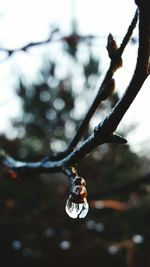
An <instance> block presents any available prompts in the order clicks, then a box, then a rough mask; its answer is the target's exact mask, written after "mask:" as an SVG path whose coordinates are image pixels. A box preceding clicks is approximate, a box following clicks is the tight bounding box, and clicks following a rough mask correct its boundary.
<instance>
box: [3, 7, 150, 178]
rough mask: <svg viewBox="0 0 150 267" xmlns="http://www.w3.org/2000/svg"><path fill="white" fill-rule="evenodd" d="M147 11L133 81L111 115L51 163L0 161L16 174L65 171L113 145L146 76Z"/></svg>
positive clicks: (144, 10) (149, 51)
mask: <svg viewBox="0 0 150 267" xmlns="http://www.w3.org/2000/svg"><path fill="white" fill-rule="evenodd" d="M148 10H149V9H148V7H147V6H146V8H143V7H142V8H141V7H140V6H139V48H138V58H137V64H136V68H135V72H134V75H133V78H132V80H131V82H130V84H129V86H128V88H127V90H126V92H125V94H124V95H123V97H122V98H121V100H120V101H119V102H118V103H117V105H116V106H115V108H114V109H113V111H112V112H111V113H110V115H109V116H108V117H106V119H105V120H104V121H103V122H102V123H100V124H99V125H98V126H97V127H96V128H95V130H94V133H93V134H92V135H91V136H90V137H89V138H87V139H86V140H85V141H84V142H83V144H82V145H80V146H79V147H77V148H76V149H75V150H73V151H72V152H70V153H69V154H68V155H67V156H66V154H65V153H64V154H63V153H62V154H61V153H60V154H59V155H58V157H53V159H51V160H50V159H49V158H47V159H43V160H42V161H40V162H19V161H16V160H14V159H12V158H10V157H8V156H5V155H2V156H1V162H2V163H3V164H4V165H5V166H7V167H10V168H11V169H14V170H17V171H18V172H19V171H31V172H43V173H44V172H48V173H50V172H64V166H74V164H75V163H76V162H77V161H78V160H79V159H81V158H83V157H84V156H85V155H87V154H88V153H90V152H91V151H92V150H93V149H94V148H95V147H97V146H99V145H100V144H102V143H109V142H111V143H112V142H113V140H114V135H113V132H114V131H115V130H116V128H117V126H118V124H119V123H120V121H121V119H122V117H123V116H124V114H125V112H126V111H127V109H128V108H129V106H130V105H131V103H132V102H133V100H134V98H135V97H136V95H137V93H138V92H139V90H140V89H141V86H142V84H143V83H144V81H145V79H146V77H147V75H148V69H149V55H150V20H149V12H148ZM121 47H122V46H121ZM114 57H115V55H114ZM112 72H113V68H112V67H111V68H110V69H109V71H108V74H106V76H107V75H110V74H111V73H112ZM111 75H112V74H111ZM111 77H112V76H111ZM101 88H102V89H100V91H99V92H101V91H102V93H101V94H103V90H104V89H103V87H101ZM122 142H123V141H122Z"/></svg>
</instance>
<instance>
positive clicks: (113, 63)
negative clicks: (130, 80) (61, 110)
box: [68, 11, 138, 150]
mask: <svg viewBox="0 0 150 267" xmlns="http://www.w3.org/2000/svg"><path fill="white" fill-rule="evenodd" d="M137 19H138V12H137V11H136V13H135V15H134V17H133V20H132V22H131V24H130V26H129V28H128V31H127V33H126V35H125V37H124V39H123V41H122V43H121V45H120V47H119V48H118V49H117V51H116V53H114V55H113V57H112V58H111V62H110V66H109V69H108V71H107V73H106V75H105V77H104V80H103V82H102V84H101V86H100V88H99V91H98V93H97V95H96V97H95V99H94V101H93V103H92V105H91V107H90V109H89V110H88V112H87V114H86V116H85V118H84V119H83V121H82V123H81V125H80V127H79V129H78V131H77V133H76V135H75V137H74V139H73V140H72V142H71V143H70V145H69V147H68V149H69V150H71V149H73V148H74V147H76V145H77V144H78V142H79V141H80V139H81V138H82V136H83V133H84V131H85V129H86V127H87V126H88V124H89V121H90V120H91V118H92V116H93V114H94V113H95V111H96V109H97V108H98V106H99V105H100V103H101V102H102V101H103V100H105V95H106V94H107V92H106V90H107V86H108V85H109V84H110V83H111V79H112V77H113V74H114V72H115V70H116V67H117V65H118V63H119V62H120V61H121V56H122V54H123V51H124V49H125V47H126V45H127V43H128V41H129V39H130V37H131V35H132V33H133V30H134V28H135V26H136V23H137Z"/></svg>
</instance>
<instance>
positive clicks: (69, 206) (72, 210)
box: [65, 197, 89, 219]
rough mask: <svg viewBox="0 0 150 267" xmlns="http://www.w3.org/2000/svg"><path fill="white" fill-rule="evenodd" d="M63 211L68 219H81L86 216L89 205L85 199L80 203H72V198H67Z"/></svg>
mask: <svg viewBox="0 0 150 267" xmlns="http://www.w3.org/2000/svg"><path fill="white" fill-rule="evenodd" d="M65 209H66V212H67V214H68V215H69V217H71V218H73V219H77V218H79V219H82V218H84V217H85V216H86V215H87V213H88V210H89V205H88V203H87V200H86V198H85V199H84V201H83V202H82V203H74V202H73V201H72V198H70V197H69V198H68V200H67V203H66V207H65Z"/></svg>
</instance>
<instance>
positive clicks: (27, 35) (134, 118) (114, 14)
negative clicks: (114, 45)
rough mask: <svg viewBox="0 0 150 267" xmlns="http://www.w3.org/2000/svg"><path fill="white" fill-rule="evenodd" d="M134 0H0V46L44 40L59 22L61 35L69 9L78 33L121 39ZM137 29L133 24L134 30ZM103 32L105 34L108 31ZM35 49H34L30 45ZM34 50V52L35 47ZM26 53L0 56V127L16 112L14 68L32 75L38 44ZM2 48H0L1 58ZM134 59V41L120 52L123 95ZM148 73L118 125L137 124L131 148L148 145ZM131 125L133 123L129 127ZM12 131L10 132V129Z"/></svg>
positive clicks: (146, 148) (67, 25)
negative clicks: (111, 36)
mask: <svg viewBox="0 0 150 267" xmlns="http://www.w3.org/2000/svg"><path fill="white" fill-rule="evenodd" d="M135 10H136V6H135V4H134V1H133V0H124V1H123V0H122V1H120V0H113V1H111V0H105V1H104V0H92V1H91V0H88V1H87V0H72V1H71V0H61V1H59V0H55V1H52V0H38V1H37V0H13V1H12V0H0V47H5V48H17V47H20V46H22V45H24V44H26V43H29V42H31V41H32V42H35V41H41V40H45V39H46V38H47V37H48V35H49V32H50V29H51V27H52V26H55V25H57V26H58V27H59V29H60V32H61V34H62V35H66V34H69V33H70V26H71V23H70V22H71V19H72V15H73V16H75V18H76V20H77V23H78V31H79V33H81V34H83V35H84V34H85V35H86V34H93V35H96V36H104V37H105V36H107V35H108V34H109V33H110V32H111V33H112V34H113V36H114V37H116V39H117V40H118V42H120V41H121V38H120V37H123V36H124V34H125V33H126V30H127V28H128V25H129V24H130V22H131V20H132V17H133V15H134V13H135ZM136 35H137V29H136V30H135V31H134V34H133V36H136ZM106 38H107V37H106ZM105 46H106V40H105V39H104V40H102V41H101V42H100V47H99V51H100V58H101V61H102V67H101V68H103V70H104V71H106V70H107V68H108V66H109V59H108V55H107V52H106V48H105ZM33 50H34V49H33ZM34 51H35V52H34ZM34 51H31V53H29V54H24V53H23V52H18V53H16V54H13V55H12V56H11V57H10V58H9V59H6V60H4V61H1V62H0V114H1V125H0V132H3V131H5V132H8V131H9V132H10V128H9V127H10V123H9V119H10V118H13V117H15V116H18V114H20V112H21V111H20V103H19V100H18V98H16V97H15V92H14V87H15V86H14V85H15V83H16V80H17V77H18V76H17V73H18V72H20V73H23V74H25V75H26V76H27V75H28V78H29V79H31V80H34V78H35V77H36V75H37V71H38V68H39V66H41V60H42V57H41V55H42V53H43V50H40V52H38V50H37V48H35V50H34ZM2 57H3V54H2V53H1V52H0V59H2ZM135 62H136V45H135V46H134V45H133V44H129V45H128V47H127V48H126V50H125V53H124V56H123V63H124V65H123V68H122V69H120V70H119V71H118V72H117V73H116V75H115V77H116V85H117V86H116V88H117V90H118V92H119V95H121V94H122V93H123V92H124V90H125V88H126V86H127V84H128V83H129V81H130V78H131V76H132V74H133V70H134V66H135ZM149 98H150V78H148V79H147V81H146V82H145V84H144V86H143V88H142V90H141V92H140V93H139V95H138V97H137V98H136V100H135V101H134V104H133V105H132V107H131V108H130V109H129V110H128V112H127V114H126V115H125V117H124V119H123V120H122V122H121V123H120V125H119V127H118V130H120V129H121V130H123V129H124V128H126V127H127V126H128V125H133V126H135V125H137V126H136V128H135V129H134V131H132V132H131V133H130V134H129V135H128V136H127V139H128V141H129V144H130V145H131V147H132V148H133V149H134V150H135V151H139V150H141V148H142V153H143V154H146V153H148V152H149V151H150V145H149V141H150V127H149V123H148V114H149V113H150V105H149ZM131 128H132V127H131ZM12 135H13V132H12Z"/></svg>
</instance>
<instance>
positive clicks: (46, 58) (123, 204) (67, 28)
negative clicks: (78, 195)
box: [0, 0, 150, 267]
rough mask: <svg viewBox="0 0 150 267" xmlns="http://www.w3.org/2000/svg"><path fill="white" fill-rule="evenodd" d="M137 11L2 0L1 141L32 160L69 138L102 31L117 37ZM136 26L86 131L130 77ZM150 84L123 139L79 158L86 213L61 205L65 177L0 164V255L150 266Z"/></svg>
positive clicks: (95, 80) (92, 83)
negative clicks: (111, 88) (112, 87)
mask: <svg viewBox="0 0 150 267" xmlns="http://www.w3.org/2000/svg"><path fill="white" fill-rule="evenodd" d="M135 10H136V6H135V4H134V1H132V2H131V1H129V0H126V1H124V2H123V3H122V2H120V1H119V0H114V1H113V2H111V1H108V0H107V1H97V0H93V1H88V3H87V1H85V0H80V1H79V0H74V1H73V0H72V1H71V0H63V1H61V2H60V1H58V0H57V1H56V0H55V2H54V1H51V0H49V1H46V0H43V1H38V3H37V1H34V0H30V1H27V0H26V1H23V0H22V1H19V0H14V1H13V2H12V1H10V0H7V1H4V0H0V115H1V124H0V147H1V150H5V151H6V153H8V154H9V155H11V156H12V157H14V158H15V159H19V160H23V161H29V160H30V161H36V160H40V159H41V158H43V157H45V156H47V155H50V154H53V153H57V152H61V151H63V150H64V149H65V148H66V147H67V144H68V143H69V142H70V141H71V140H72V137H73V136H74V135H75V133H76V131H77V129H78V127H79V124H80V122H81V120H82V118H84V115H85V114H86V111H87V110H88V107H89V106H90V104H91V101H92V100H93V99H94V96H95V95H96V92H97V90H98V88H99V85H100V83H101V81H102V79H103V77H104V75H105V72H106V70H107V69H108V66H109V57H108V55H107V50H106V44H107V36H108V34H109V33H111V34H113V36H114V38H115V39H116V41H117V43H118V45H119V44H120V43H121V40H122V38H123V36H124V35H125V33H126V31H127V28H128V26H129V24H130V22H131V20H132V17H133V16H134V13H135ZM54 30H55V33H53V34H52V32H53V31H54ZM137 35H138V30H137V28H136V29H135V31H134V33H133V36H132V38H131V40H130V42H129V44H128V46H127V48H126V49H125V53H124V56H123V68H121V69H119V70H118V71H117V73H116V74H115V80H116V91H115V93H114V94H113V96H112V97H111V98H109V99H108V100H107V101H105V102H103V103H102V104H101V105H100V107H99V108H98V110H97V112H96V114H95V115H94V117H93V118H92V120H91V122H90V125H89V127H88V129H87V131H86V134H85V137H87V136H88V135H89V134H90V133H92V131H93V129H94V127H95V126H96V125H97V123H98V122H100V121H101V120H103V118H104V117H105V116H106V115H107V114H109V112H110V110H111V108H112V107H113V106H114V105H115V103H116V101H117V100H118V99H119V98H120V97H121V95H122V93H123V92H124V90H125V88H126V86H127V85H128V83H129V81H130V78H131V77H132V74H133V70H134V67H135V63H136V53H137ZM49 39H50V40H49ZM33 43H38V44H36V45H32V44H33ZM28 44H29V47H26V48H25V49H20V48H22V47H25V46H26V45H28ZM12 50H13V52H12ZM14 51H15V52H14ZM149 85H150V81H149V80H148V79H147V81H146V82H145V84H144V86H143V88H142V90H141V92H140V93H139V95H138V97H137V99H136V100H135V102H134V104H133V105H132V107H131V108H130V109H129V111H128V112H127V114H126V115H125V117H124V119H123V121H122V122H121V123H120V125H119V127H118V129H117V131H118V133H119V134H121V135H123V136H124V137H125V138H127V140H128V144H127V145H108V144H105V145H102V146H100V147H98V148H97V149H95V150H94V151H93V153H91V154H90V155H89V156H88V157H86V158H85V159H82V160H81V161H80V162H79V164H78V172H79V174H80V175H81V176H82V177H84V178H85V179H86V181H87V189H88V194H89V197H88V200H89V204H90V210H89V213H88V215H87V216H86V218H85V219H83V220H73V219H70V218H69V217H68V216H67V214H66V213H65V203H66V200H67V197H68V192H69V189H70V182H69V180H68V178H67V177H66V176H64V175H62V174H41V175H35V174H28V175H27V174H24V173H23V174H21V175H17V177H16V174H15V173H13V172H11V171H10V170H7V169H6V168H5V167H4V166H1V171H0V178H1V179H0V263H3V265H4V266H6V267H7V266H11V267H13V266H15V267H16V266H20V265H21V266H29V267H30V266H32V267H33V266H36V267H38V266H39V267H41V266H42V267H46V266H56V267H57V266H60V264H61V265H65V266H70V265H71V266H72V267H73V266H83V264H84V265H86V266H91V265H92V266H95V267H96V266H101V267H103V266H105V267H106V266H108V267H113V266H119V267H124V266H127V267H141V266H142V267H149V261H150V256H149V250H150V232H149V223H150V219H149V212H150V186H149V136H150V132H149V131H150V128H149V126H148V123H147V121H148V115H147V114H149V113H148V112H149V110H148V108H149V103H148V101H149V91H148V90H149ZM138 179H139V180H138ZM139 181H140V182H139Z"/></svg>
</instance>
